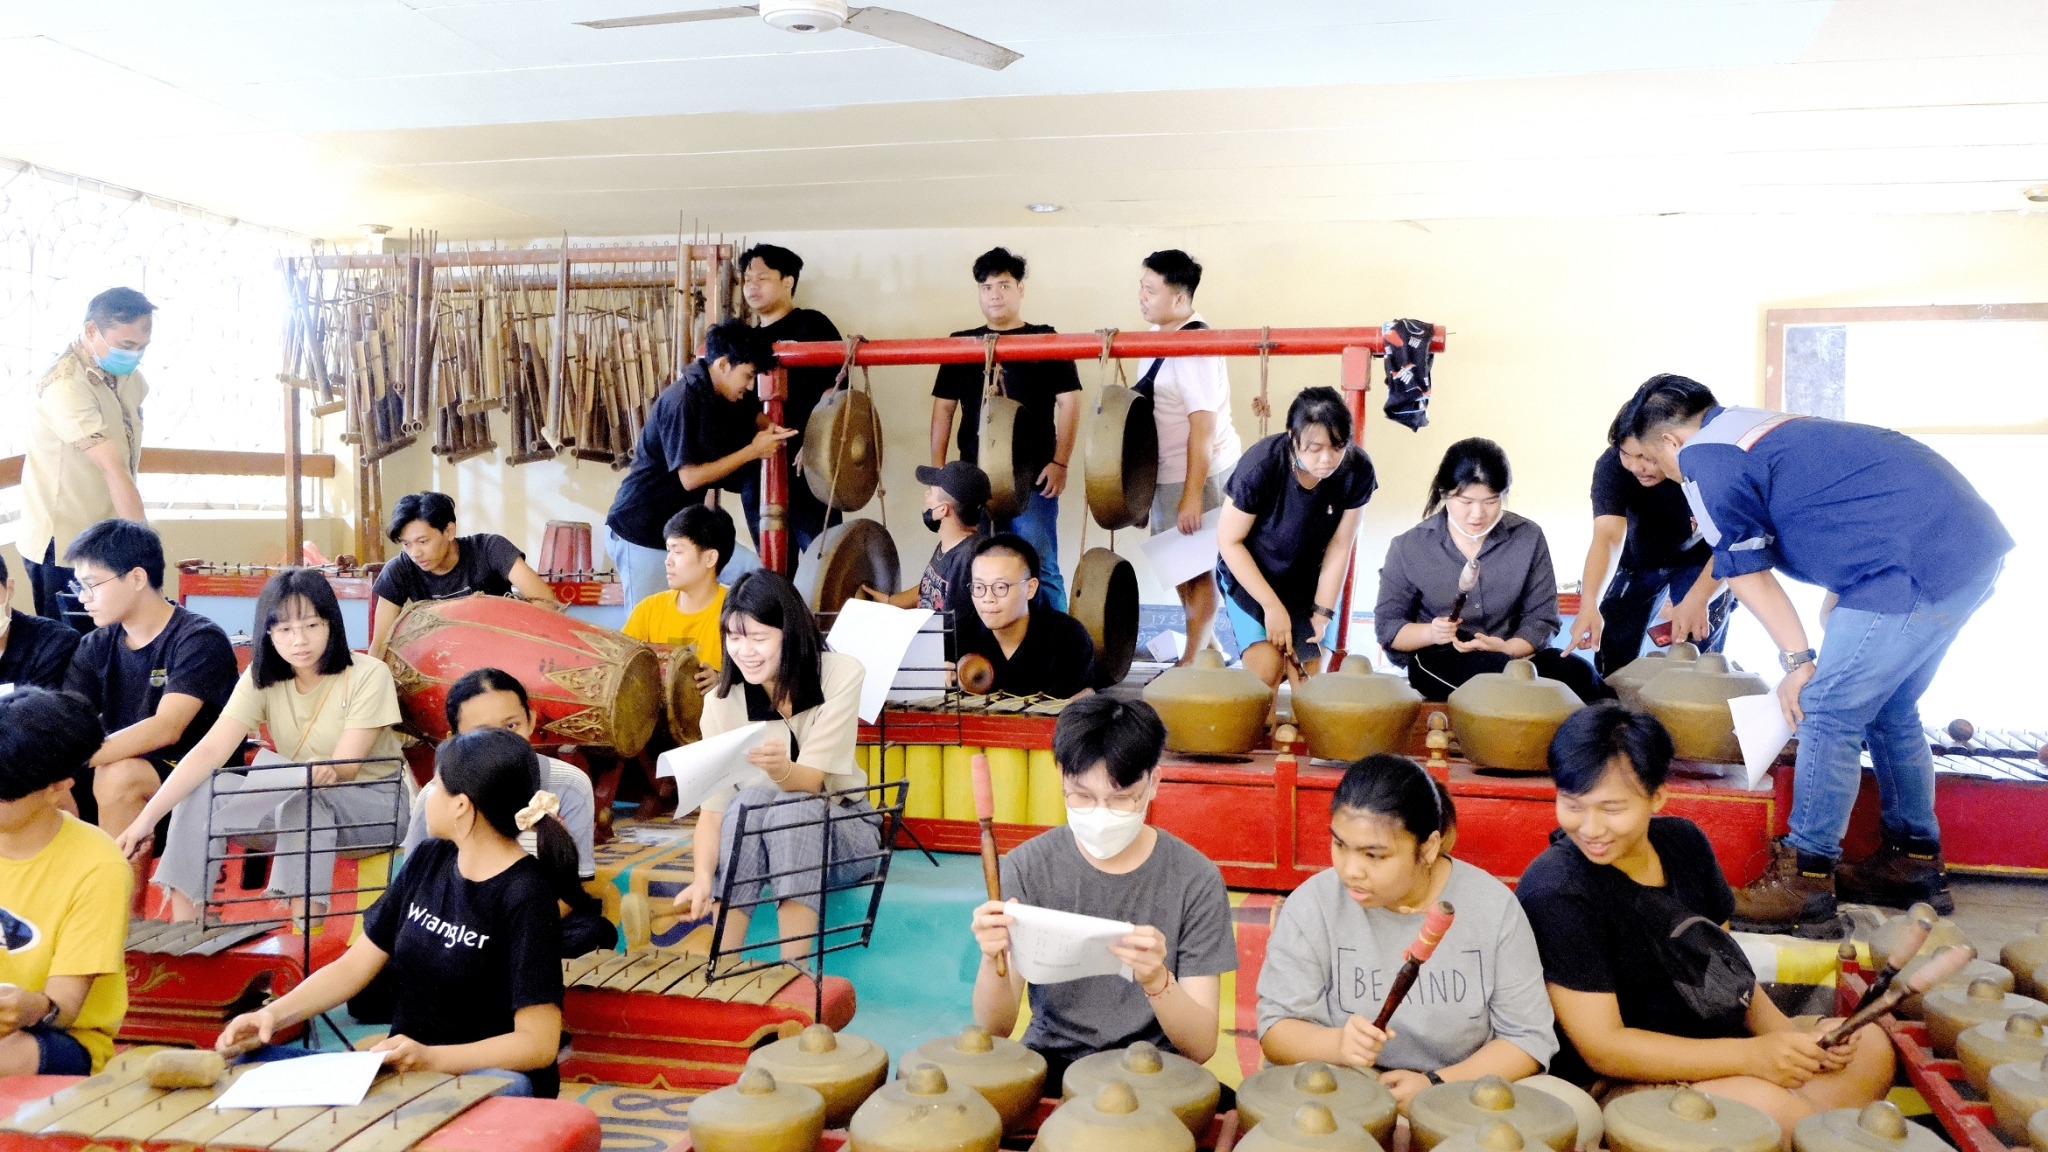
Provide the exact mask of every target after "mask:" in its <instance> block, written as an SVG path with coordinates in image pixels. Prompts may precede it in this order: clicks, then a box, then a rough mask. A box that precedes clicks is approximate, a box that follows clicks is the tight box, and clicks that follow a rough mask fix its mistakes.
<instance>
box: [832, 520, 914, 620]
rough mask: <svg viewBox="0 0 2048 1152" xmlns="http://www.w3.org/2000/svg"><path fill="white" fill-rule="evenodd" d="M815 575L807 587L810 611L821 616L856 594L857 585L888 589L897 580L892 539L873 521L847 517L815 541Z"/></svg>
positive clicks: (897, 571)
mask: <svg viewBox="0 0 2048 1152" xmlns="http://www.w3.org/2000/svg"><path fill="white" fill-rule="evenodd" d="M819 543H820V544H821V545H822V548H821V550H820V554H819V560H818V568H817V576H816V577H815V578H814V581H813V583H812V586H811V610H812V611H814V612H817V613H819V614H821V615H826V614H830V613H834V612H837V611H839V607H840V605H842V604H844V603H846V602H847V601H848V600H851V599H853V598H854V597H855V596H858V595H860V589H861V585H863V584H865V585H867V586H869V587H871V588H881V589H883V590H888V589H892V588H895V587H897V585H898V583H899V582H900V580H901V571H902V569H901V566H900V565H899V564H898V563H897V560H896V541H894V540H892V539H890V537H889V530H888V529H887V528H884V527H882V525H881V524H880V523H879V522H877V521H874V520H848V521H847V522H846V523H844V524H841V525H839V526H838V527H836V528H832V529H829V530H827V531H826V533H825V536H824V538H823V539H822V540H820V541H819Z"/></svg>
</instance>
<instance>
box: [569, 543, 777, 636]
mask: <svg viewBox="0 0 2048 1152" xmlns="http://www.w3.org/2000/svg"><path fill="white" fill-rule="evenodd" d="M604 548H605V551H606V552H608V553H610V554H611V558H612V567H613V568H614V569H616V570H617V571H618V574H619V585H620V587H621V588H622V589H623V591H624V593H625V597H626V612H627V613H628V614H631V613H632V611H633V605H635V604H638V603H640V602H641V601H642V600H645V599H647V598H648V597H649V596H652V595H654V594H655V593H656V592H665V591H667V590H668V573H667V572H666V571H665V570H664V569H663V567H662V564H663V562H664V561H666V560H667V559H668V553H667V552H666V551H660V550H657V549H654V548H642V547H641V546H640V545H638V544H635V543H633V542H632V541H631V540H624V539H621V538H620V537H619V534H618V533H617V532H614V531H612V530H611V528H610V527H609V526H607V527H606V528H605V530H604ZM760 566H761V559H760V557H758V556H756V555H754V550H753V549H751V548H748V547H746V546H745V545H734V546H733V550H732V559H731V560H728V561H726V564H725V568H724V569H723V570H722V571H720V572H719V574H718V581H719V583H721V584H731V583H732V582H733V581H735V580H737V579H739V578H740V577H741V576H742V575H744V574H746V573H748V572H751V571H753V570H754V569H756V568H759V567H760Z"/></svg>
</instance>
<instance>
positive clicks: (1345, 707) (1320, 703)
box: [1294, 655, 1422, 764]
mask: <svg viewBox="0 0 2048 1152" xmlns="http://www.w3.org/2000/svg"><path fill="white" fill-rule="evenodd" d="M1421 711H1422V693H1420V692H1417V691H1416V690H1415V689H1414V687H1413V686H1411V685H1410V684H1409V683H1408V678H1407V677H1406V676H1390V675H1388V674H1386V673H1384V672H1374V671H1373V670H1372V661H1370V660H1367V659H1365V658H1364V656H1363V655H1360V656H1355V657H1353V658H1352V659H1349V660H1346V661H1344V664H1343V666H1342V667H1340V668H1338V669H1337V670H1336V671H1335V672H1325V673H1323V674H1322V675H1320V676H1311V677H1309V678H1308V680H1307V681H1305V682H1304V683H1301V684H1299V685H1296V686H1295V689H1294V722H1295V724H1296V726H1298V727H1299V728H1300V730H1301V738H1302V739H1303V740H1305V741H1307V743H1308V754H1309V755H1310V756H1313V757H1315V758H1316V759H1318V760H1341V761H1343V762H1345V763H1347V764H1348V763H1350V762H1351V761H1353V760H1363V759H1364V758H1365V757H1367V756H1372V755H1376V754H1378V753H1382V752H1391V753H1394V754H1396V755H1399V754H1400V753H1401V751H1402V750H1403V749H1405V748H1406V747H1407V746H1408V743H1409V734H1410V733H1411V732H1412V731H1413V730H1414V728H1415V717H1416V715H1417V714H1419V713H1420V712H1421Z"/></svg>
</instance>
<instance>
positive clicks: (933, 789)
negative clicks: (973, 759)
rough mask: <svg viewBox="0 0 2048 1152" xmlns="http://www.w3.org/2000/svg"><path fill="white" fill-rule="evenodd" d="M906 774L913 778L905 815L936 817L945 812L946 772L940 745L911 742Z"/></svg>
mask: <svg viewBox="0 0 2048 1152" xmlns="http://www.w3.org/2000/svg"><path fill="white" fill-rule="evenodd" d="M903 765H904V767H903V774H904V775H905V776H906V777H908V778H909V780H910V796H909V798H908V799H907V800H905V801H904V805H903V814H904V815H905V816H911V817H916V818H919V819H927V820H936V819H938V818H939V817H940V816H941V815H943V814H944V812H945V791H946V785H945V775H944V772H943V770H942V769H941V767H940V755H939V746H938V745H936V744H912V745H911V746H910V747H909V748H906V749H905V750H904V757H903Z"/></svg>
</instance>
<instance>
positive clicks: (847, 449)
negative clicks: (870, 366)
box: [803, 389, 882, 512]
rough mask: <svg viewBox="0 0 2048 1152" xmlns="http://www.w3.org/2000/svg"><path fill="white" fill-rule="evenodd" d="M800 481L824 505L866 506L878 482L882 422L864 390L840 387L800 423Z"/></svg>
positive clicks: (848, 508)
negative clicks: (809, 416) (801, 474)
mask: <svg viewBox="0 0 2048 1152" xmlns="http://www.w3.org/2000/svg"><path fill="white" fill-rule="evenodd" d="M803 468H804V481H805V483H807V484H809V485H810V486H811V495H813V496H816V497H817V498H818V499H819V501H821V502H822V503H824V504H826V505H827V506H829V507H832V508H837V509H839V510H840V511H842V512H851V511H853V510H855V509H857V508H864V507H866V506H867V502H868V501H869V500H872V499H874V495H875V489H876V488H877V487H879V486H880V484H881V482H882V421H881V417H879V416H878V415H876V413H875V405H874V403H873V401H871V400H869V399H868V394H867V393H865V392H855V391H853V390H852V389H841V390H840V391H839V392H838V393H837V394H836V395H834V396H832V397H831V398H830V399H828V400H826V401H825V402H824V403H822V404H820V405H818V406H817V407H816V408H815V409H813V410H812V411H811V418H810V420H809V421H807V422H806V423H805V424H804V453H803Z"/></svg>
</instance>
